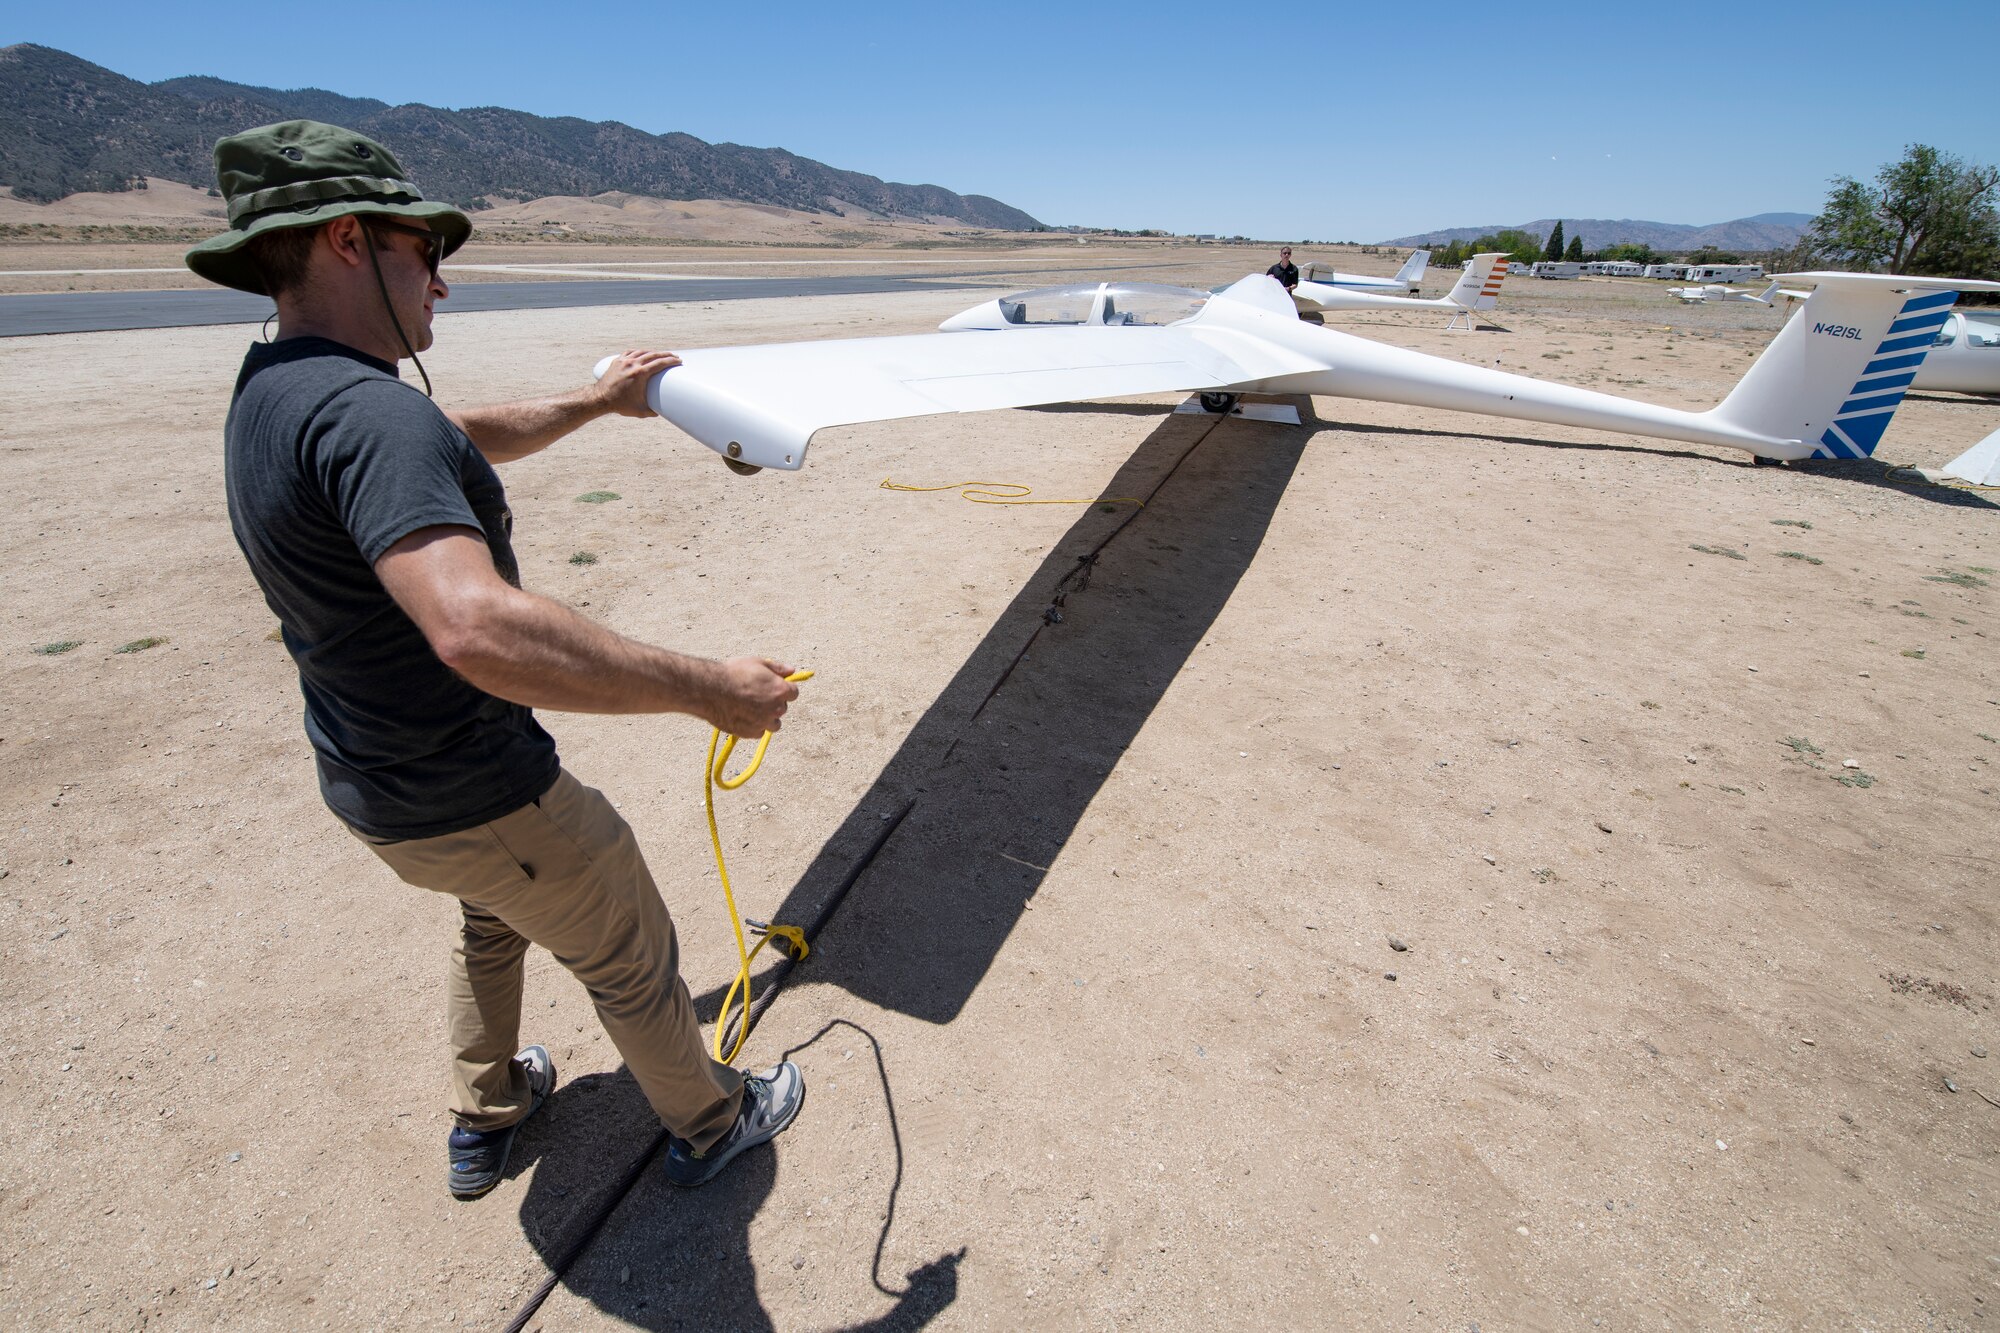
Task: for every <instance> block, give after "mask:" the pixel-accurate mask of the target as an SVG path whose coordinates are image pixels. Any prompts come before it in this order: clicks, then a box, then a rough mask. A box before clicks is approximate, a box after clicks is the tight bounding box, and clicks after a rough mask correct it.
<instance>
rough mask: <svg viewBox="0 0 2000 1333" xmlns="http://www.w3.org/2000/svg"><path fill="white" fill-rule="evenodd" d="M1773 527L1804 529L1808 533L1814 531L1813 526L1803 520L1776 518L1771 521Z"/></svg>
mask: <svg viewBox="0 0 2000 1333" xmlns="http://www.w3.org/2000/svg"><path fill="white" fill-rule="evenodd" d="M1771 526H1772V527H1774V528H1804V529H1805V530H1806V531H1807V532H1811V531H1812V524H1810V523H1808V522H1806V521H1805V520H1804V519H1802V518H1774V519H1772V520H1771Z"/></svg>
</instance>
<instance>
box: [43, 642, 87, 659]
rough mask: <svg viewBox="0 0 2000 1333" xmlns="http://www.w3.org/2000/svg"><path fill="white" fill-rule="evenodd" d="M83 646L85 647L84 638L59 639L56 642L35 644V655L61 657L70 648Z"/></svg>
mask: <svg viewBox="0 0 2000 1333" xmlns="http://www.w3.org/2000/svg"><path fill="white" fill-rule="evenodd" d="M81 647H83V640H82V639H57V640H56V641H55V642H54V643H43V644H37V645H36V646H35V656H37V657H61V656H62V655H63V654H64V653H66V652H68V651H69V650H70V649H72V648H81Z"/></svg>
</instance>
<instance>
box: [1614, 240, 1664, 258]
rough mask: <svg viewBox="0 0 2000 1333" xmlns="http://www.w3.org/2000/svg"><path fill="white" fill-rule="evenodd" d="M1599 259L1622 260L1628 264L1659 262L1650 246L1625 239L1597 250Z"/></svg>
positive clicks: (1657, 255) (1656, 254) (1657, 256)
mask: <svg viewBox="0 0 2000 1333" xmlns="http://www.w3.org/2000/svg"><path fill="white" fill-rule="evenodd" d="M1597 257H1598V258H1599V259H1611V260H1623V261H1624V262H1626V263H1628V264H1659V263H1664V262H1665V261H1664V260H1663V259H1661V257H1660V256H1659V254H1658V253H1656V252H1655V251H1654V249H1653V247H1652V246H1650V245H1641V244H1639V243H1638V242H1636V241H1625V242H1621V243H1620V244H1618V245H1607V246H1605V247H1604V248H1603V249H1602V250H1599V251H1598V252H1597Z"/></svg>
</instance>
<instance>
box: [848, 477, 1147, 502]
mask: <svg viewBox="0 0 2000 1333" xmlns="http://www.w3.org/2000/svg"><path fill="white" fill-rule="evenodd" d="M880 489H882V490H885V491H916V492H920V493H921V492H926V491H957V492H958V494H959V498H960V499H962V500H970V501H971V502H972V503H973V504H976V505H1095V504H1107V505H1138V506H1139V507H1140V508H1141V509H1144V508H1145V507H1146V502H1145V501H1144V500H1141V499H1138V498H1137V497H1135V496H1130V495H1097V496H1092V497H1090V498H1088V499H1083V500H1030V499H1028V498H1027V497H1029V496H1030V495H1033V494H1034V493H1035V489H1034V487H1032V486H1023V485H1022V484H1021V483H1020V482H1018V481H960V482H954V483H952V484H951V485H949V486H905V485H904V484H903V483H902V482H900V481H895V480H892V479H891V478H888V477H884V478H882V485H881V488H880Z"/></svg>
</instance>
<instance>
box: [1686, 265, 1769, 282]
mask: <svg viewBox="0 0 2000 1333" xmlns="http://www.w3.org/2000/svg"><path fill="white" fill-rule="evenodd" d="M1763 276H1764V266H1763V265H1762V264H1691V265H1689V266H1688V271H1687V280H1688V281H1689V282H1692V283H1710V282H1755V281H1757V280H1758V279H1760V278H1762V277H1763Z"/></svg>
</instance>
